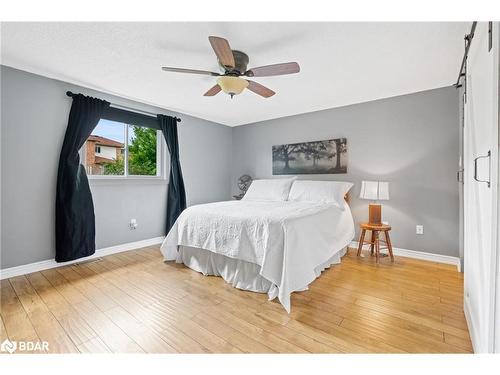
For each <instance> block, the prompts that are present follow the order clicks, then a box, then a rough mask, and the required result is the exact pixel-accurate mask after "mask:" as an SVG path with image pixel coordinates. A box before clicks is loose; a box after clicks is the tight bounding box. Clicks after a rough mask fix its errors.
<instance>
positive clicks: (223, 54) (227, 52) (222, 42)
mask: <svg viewBox="0 0 500 375" xmlns="http://www.w3.org/2000/svg"><path fill="white" fill-rule="evenodd" d="M208 40H209V41H210V44H211V45H212V48H213V49H214V52H215V54H216V55H217V58H218V59H219V61H220V63H221V64H222V65H224V66H227V67H229V68H234V65H235V63H234V56H233V51H232V50H231V47H230V46H229V42H228V41H227V40H226V39H224V38H219V37H218V36H209V37H208Z"/></svg>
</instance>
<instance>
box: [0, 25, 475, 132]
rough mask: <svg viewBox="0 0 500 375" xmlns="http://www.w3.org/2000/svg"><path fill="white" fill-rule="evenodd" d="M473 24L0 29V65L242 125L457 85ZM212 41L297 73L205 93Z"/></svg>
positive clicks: (213, 64)
mask: <svg viewBox="0 0 500 375" xmlns="http://www.w3.org/2000/svg"><path fill="white" fill-rule="evenodd" d="M469 28H470V24H469V23H447V22H438V23H364V22H363V23H339V22H334V23H242V22H232V23H224V22H215V23H195V22H186V23H174V22H162V23H123V22H120V23H2V30H1V31H2V33H1V42H2V45H1V48H2V50H1V51H2V56H1V57H2V64H4V65H8V66H12V67H15V68H18V69H22V70H26V71H30V72H33V73H37V74H41V75H45V76H48V77H52V78H57V79H61V80H64V81H68V82H72V83H76V84H80V85H83V86H87V87H90V88H95V89H98V90H104V91H106V92H111V93H115V94H117V95H121V96H124V97H127V98H131V99H135V100H138V101H142V102H146V103H149V104H154V105H157V106H159V107H163V108H166V109H171V110H175V111H179V112H183V113H186V114H190V115H193V116H197V117H201V118H204V119H207V120H212V121H215V122H219V123H222V124H226V125H230V126H236V125H242V124H247V123H252V122H256V121H262V120H267V119H272V118H277V117H283V116H290V115H294V114H298V113H305V112H311V111H316V110H321V109H326V108H331V107H338V106H343V105H348V104H354V103H360V102H365V101H369V100H375V99H380V98H386V97H391V96H396V95H402V94H408V93H412V92H417V91H422V90H427V89H433V88H438V87H443V86H448V85H451V84H452V83H453V82H454V81H455V80H456V78H457V74H458V69H459V65H460V62H461V57H462V54H463V36H464V34H465V33H466V32H467V31H468V29H469ZM209 35H217V36H221V37H224V38H226V39H228V40H229V42H230V44H231V47H232V48H233V49H238V50H242V51H244V52H246V53H247V54H248V55H249V56H250V64H249V67H255V66H260V65H268V64H273V63H279V62H288V61H297V62H298V63H299V64H300V66H301V72H300V73H299V74H294V75H288V76H279V77H264V78H255V79H254V80H255V81H257V82H259V83H262V84H264V85H266V86H268V87H269V88H271V89H273V90H274V91H276V92H277V94H276V95H275V96H274V97H272V98H269V99H264V98H261V97H259V96H257V95H255V94H254V93H252V92H250V91H245V92H244V93H243V94H241V95H238V96H235V98H234V99H233V100H231V99H230V98H229V96H228V95H225V94H223V93H220V94H218V95H217V96H215V97H204V96H203V93H204V92H205V91H206V90H208V88H210V87H211V86H213V85H214V84H215V77H210V76H198V75H188V74H176V73H166V72H163V71H162V70H161V66H174V67H184V68H194V69H203V70H213V71H218V70H217V69H218V68H217V61H216V58H215V55H214V53H213V51H212V49H211V47H210V44H209V42H208V36H209Z"/></svg>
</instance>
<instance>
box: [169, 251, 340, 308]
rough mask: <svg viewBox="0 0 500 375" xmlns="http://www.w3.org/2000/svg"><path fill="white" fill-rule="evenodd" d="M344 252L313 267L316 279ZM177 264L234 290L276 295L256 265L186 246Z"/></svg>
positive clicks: (271, 285) (274, 288) (178, 257)
mask: <svg viewBox="0 0 500 375" xmlns="http://www.w3.org/2000/svg"><path fill="white" fill-rule="evenodd" d="M346 252H347V247H345V248H343V249H340V250H339V251H338V252H336V253H335V254H334V255H333V256H332V257H331V258H330V259H328V260H327V261H326V262H325V263H323V264H321V265H319V266H318V267H316V268H315V269H314V273H315V274H316V278H317V277H318V276H319V275H320V274H321V272H323V271H324V270H325V269H327V268H329V267H330V266H332V265H334V264H339V263H340V260H341V257H343V256H344V255H345V253H346ZM176 262H177V263H183V264H184V265H186V266H187V267H189V268H191V269H192V270H194V271H197V272H200V273H202V274H203V275H205V276H220V277H222V278H223V279H224V280H225V281H226V282H227V283H229V284H231V285H232V286H233V287H235V288H238V289H242V290H248V291H252V292H257V293H267V295H268V297H269V300H273V299H274V298H276V297H277V296H278V292H279V289H278V287H277V286H276V285H275V284H273V283H272V282H270V281H269V280H267V279H265V278H264V277H263V276H262V275H261V274H260V269H261V267H260V266H259V265H258V264H254V263H250V262H246V261H244V260H240V259H234V258H229V257H227V256H225V255H221V254H217V253H214V252H212V251H209V250H205V249H198V248H194V247H189V246H179V251H178V253H177V259H176ZM307 289H308V285H304V286H303V288H301V289H299V290H297V291H303V290H307Z"/></svg>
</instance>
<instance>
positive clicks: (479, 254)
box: [464, 22, 499, 352]
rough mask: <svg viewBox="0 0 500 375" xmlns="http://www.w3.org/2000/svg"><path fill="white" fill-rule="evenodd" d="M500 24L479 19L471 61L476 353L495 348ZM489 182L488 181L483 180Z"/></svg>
mask: <svg viewBox="0 0 500 375" xmlns="http://www.w3.org/2000/svg"><path fill="white" fill-rule="evenodd" d="M498 32H499V30H498V23H495V24H494V25H493V31H492V33H493V34H492V40H493V44H492V47H491V49H490V42H489V38H490V32H489V23H488V22H479V23H478V24H477V28H476V31H475V34H474V38H473V40H472V44H471V48H470V50H469V57H468V59H467V74H466V103H465V127H464V262H465V264H464V283H465V284H464V294H465V296H464V309H465V313H466V317H467V321H468V325H469V332H470V334H471V339H472V342H473V345H474V350H475V352H493V351H494V350H495V348H494V341H495V337H494V332H495V325H494V323H495V292H496V290H495V284H496V277H497V275H496V260H497V241H496V232H497V231H496V228H497V202H498V184H497V171H498V167H497V166H498V79H499V72H498V70H499V64H498V53H499V43H498ZM478 180H480V181H489V183H488V182H479V181H478Z"/></svg>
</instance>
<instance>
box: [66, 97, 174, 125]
mask: <svg viewBox="0 0 500 375" xmlns="http://www.w3.org/2000/svg"><path fill="white" fill-rule="evenodd" d="M66 95H68V96H69V97H71V98H72V97H73V96H75V95H77V94H74V93H72V92H71V91H66ZM111 107H113V108H118V109H124V110H127V111H130V112H135V113H141V114H146V115H147V116H151V117H156V113H153V112H148V111H141V110H139V109H135V108H130V107H127V106H124V105H120V104H113V103H111ZM174 118H175V120H176V121H177V122H181V119H180V118H178V117H174Z"/></svg>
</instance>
